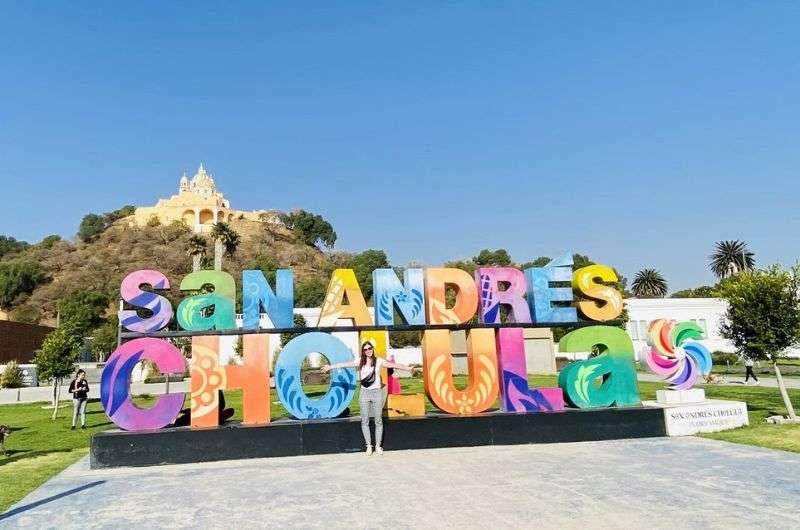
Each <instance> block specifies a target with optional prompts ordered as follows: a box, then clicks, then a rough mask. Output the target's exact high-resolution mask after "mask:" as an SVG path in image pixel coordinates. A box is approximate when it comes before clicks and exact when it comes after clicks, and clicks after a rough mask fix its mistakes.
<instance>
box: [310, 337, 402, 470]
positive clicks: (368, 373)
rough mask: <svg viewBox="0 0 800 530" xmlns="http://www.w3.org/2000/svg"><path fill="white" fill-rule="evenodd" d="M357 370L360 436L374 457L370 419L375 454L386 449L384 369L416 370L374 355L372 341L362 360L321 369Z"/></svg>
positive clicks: (362, 354)
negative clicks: (382, 379) (382, 375)
mask: <svg viewBox="0 0 800 530" xmlns="http://www.w3.org/2000/svg"><path fill="white" fill-rule="evenodd" d="M355 367H358V377H359V379H360V380H361V390H360V393H359V397H358V404H359V407H360V408H361V433H362V434H363V435H364V443H365V444H366V445H367V456H369V455H371V454H372V447H373V446H372V440H371V439H370V432H369V419H370V417H371V418H373V419H374V420H375V453H376V454H382V453H383V447H382V446H381V442H382V440H383V403H384V401H386V394H385V393H384V391H383V383H382V382H381V369H383V368H394V369H396V370H407V371H409V372H411V371H413V370H414V369H413V368H411V367H410V366H406V365H405V364H398V363H392V362H389V361H386V360H384V359H382V358H381V357H376V356H375V345H374V344H372V342H370V341H364V344H362V345H361V357H360V359H359V360H358V361H356V360H353V361H352V362H348V363H336V364H331V365H325V366H323V367H322V368H321V369H322V371H323V372H326V373H327V372H329V371H331V370H332V369H334V368H355Z"/></svg>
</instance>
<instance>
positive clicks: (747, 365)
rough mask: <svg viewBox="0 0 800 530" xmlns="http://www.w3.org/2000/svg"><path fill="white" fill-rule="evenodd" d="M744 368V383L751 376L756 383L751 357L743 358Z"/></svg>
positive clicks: (756, 378)
mask: <svg viewBox="0 0 800 530" xmlns="http://www.w3.org/2000/svg"><path fill="white" fill-rule="evenodd" d="M744 369H745V375H744V384H747V382H748V381H749V380H750V377H751V376H752V377H753V379H754V380H755V382H756V384H758V377H756V374H755V372H753V359H752V358H751V357H745V358H744Z"/></svg>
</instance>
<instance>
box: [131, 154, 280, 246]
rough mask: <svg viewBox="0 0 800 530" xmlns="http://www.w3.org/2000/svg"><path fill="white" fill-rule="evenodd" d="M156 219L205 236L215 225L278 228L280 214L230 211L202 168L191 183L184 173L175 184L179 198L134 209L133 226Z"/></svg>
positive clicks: (265, 211) (201, 165)
mask: <svg viewBox="0 0 800 530" xmlns="http://www.w3.org/2000/svg"><path fill="white" fill-rule="evenodd" d="M154 219H158V221H159V222H160V223H162V224H169V223H171V222H173V221H183V222H184V223H186V224H187V225H189V227H190V228H192V229H193V230H194V231H195V232H198V233H200V232H208V231H210V230H211V227H212V225H213V224H214V223H216V222H219V221H224V222H231V221H233V220H234V219H247V220H250V221H260V222H266V223H272V224H281V221H280V218H279V214H278V212H276V211H270V210H254V211H251V212H245V211H240V210H232V209H231V205H230V203H229V202H228V200H227V199H226V198H225V197H224V196H223V195H222V193H221V192H220V191H218V190H217V185H216V183H215V182H214V177H213V176H211V175H210V174H209V173H208V172H207V171H206V169H205V168H204V167H203V164H200V167H199V168H198V170H197V173H196V174H195V176H194V177H192V179H191V180H189V178H188V177H187V176H186V174H185V173H184V175H183V177H181V180H180V183H179V184H178V194H177V195H173V196H172V197H170V198H169V199H159V200H158V203H156V205H155V206H147V207H141V208H136V211H135V212H134V223H135V224H136V225H138V226H144V225H146V224H148V223H150V222H152V220H154Z"/></svg>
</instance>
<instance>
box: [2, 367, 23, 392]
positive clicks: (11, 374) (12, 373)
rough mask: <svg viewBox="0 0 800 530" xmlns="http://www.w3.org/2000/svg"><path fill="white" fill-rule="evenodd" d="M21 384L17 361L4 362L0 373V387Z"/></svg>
mask: <svg viewBox="0 0 800 530" xmlns="http://www.w3.org/2000/svg"><path fill="white" fill-rule="evenodd" d="M21 386H22V370H20V368H19V365H18V364H17V361H9V362H8V364H6V369H5V370H3V374H2V375H0V387H3V388H19V387H21Z"/></svg>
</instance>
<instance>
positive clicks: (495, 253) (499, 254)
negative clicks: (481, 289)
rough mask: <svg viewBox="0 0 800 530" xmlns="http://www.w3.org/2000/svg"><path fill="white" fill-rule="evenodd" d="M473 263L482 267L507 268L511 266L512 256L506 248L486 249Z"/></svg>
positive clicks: (475, 257)
mask: <svg viewBox="0 0 800 530" xmlns="http://www.w3.org/2000/svg"><path fill="white" fill-rule="evenodd" d="M472 261H473V262H474V263H475V265H480V266H487V265H494V266H498V267H507V266H508V265H511V256H510V255H509V254H508V251H507V250H506V249H504V248H498V249H497V250H489V249H488V248H485V249H483V250H481V251H480V252H479V253H478V255H477V256H474V257H473V258H472Z"/></svg>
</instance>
